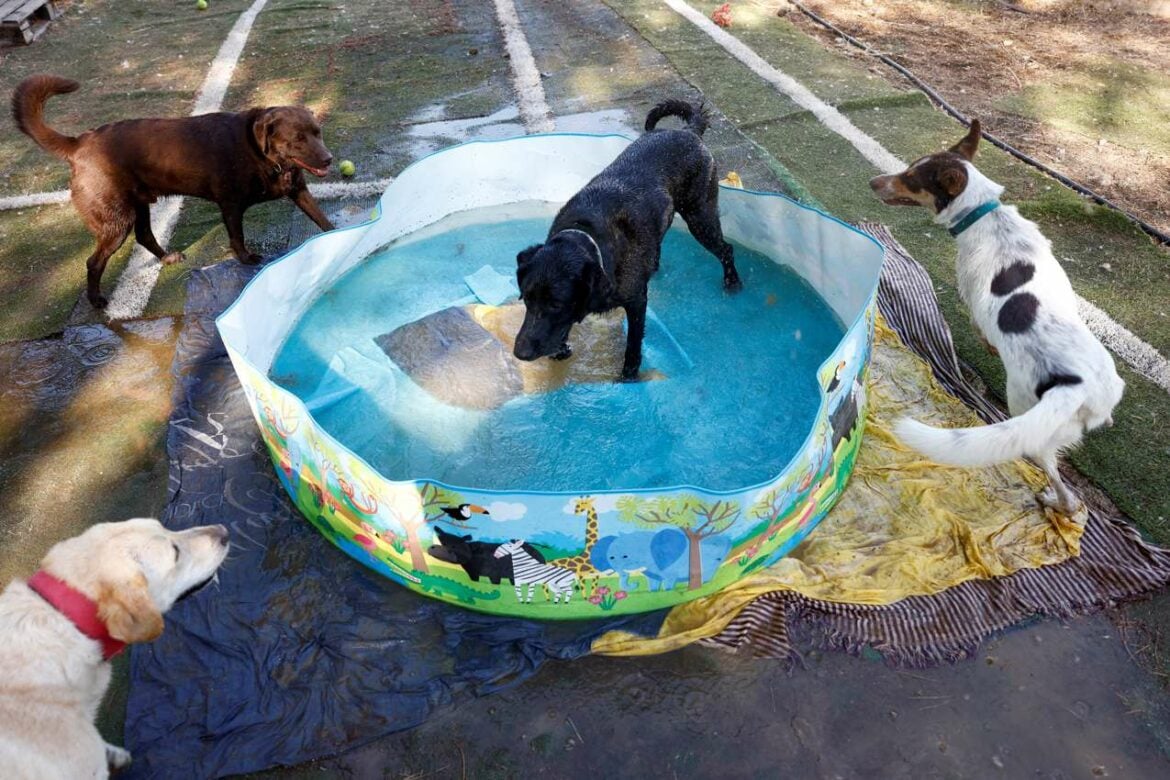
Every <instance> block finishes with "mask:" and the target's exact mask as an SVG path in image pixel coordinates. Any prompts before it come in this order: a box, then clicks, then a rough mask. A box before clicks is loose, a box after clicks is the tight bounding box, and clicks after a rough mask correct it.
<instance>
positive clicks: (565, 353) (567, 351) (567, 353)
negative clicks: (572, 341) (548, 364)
mask: <svg viewBox="0 0 1170 780" xmlns="http://www.w3.org/2000/svg"><path fill="white" fill-rule="evenodd" d="M571 357H573V348H572V347H570V346H569V345H568V344H564V345H562V346H561V349H560V351H559V352H557V353H556V354H555V355H549V358H550V359H552V360H568V359H569V358H571Z"/></svg>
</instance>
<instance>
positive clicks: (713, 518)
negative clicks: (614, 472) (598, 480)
mask: <svg viewBox="0 0 1170 780" xmlns="http://www.w3.org/2000/svg"><path fill="white" fill-rule="evenodd" d="M617 508H618V512H619V513H620V515H621V517H622V519H623V520H626V521H627V522H632V523H634V524H635V525H639V526H641V527H643V528H667V527H674V528H677V529H679V530H680V531H682V532H683V534H684V535H685V536H686V537H687V550H688V553H689V557H688V561H687V572H688V582H687V587H688V588H689V589H690V590H696V589H698V588H700V587H702V585H703V553H702V542H703V540H704V539H706V538H708V537H710V536H714V535H715V534H718V533H722V532H723V531H726V530H727V529H728V528H730V527H731V526H732V524H734V523H735V521H736V520H738V519H739V517H740V514H741V510H740V505H739V502H738V501H724V500H719V501H704V500H702V499H700V498H699V497H698V496H694V495H682V496H672V497H669V498H668V497H662V498H656V499H651V500H649V501H645V500H640V499H638V498H637V497H635V496H625V497H623V498H621V499H619V500H618V504H617Z"/></svg>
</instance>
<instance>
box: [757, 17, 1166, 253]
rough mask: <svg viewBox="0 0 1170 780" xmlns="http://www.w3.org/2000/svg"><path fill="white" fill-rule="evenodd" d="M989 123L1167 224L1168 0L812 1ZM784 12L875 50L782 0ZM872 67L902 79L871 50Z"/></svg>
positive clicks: (821, 33)
mask: <svg viewBox="0 0 1170 780" xmlns="http://www.w3.org/2000/svg"><path fill="white" fill-rule="evenodd" d="M804 5H806V6H807V7H808V8H810V9H811V10H812V11H814V12H815V13H816V14H817V15H819V16H821V17H822V18H824V19H826V20H827V21H829V22H831V23H833V24H835V25H836V26H838V27H840V28H841V29H842V30H844V31H845V32H847V33H849V34H850V35H852V36H854V37H856V38H859V39H860V40H861V41H862V42H864V43H868V44H870V46H872V47H873V48H874V49H875V50H877V51H879V52H881V53H882V54H886V55H888V56H890V57H892V58H893V59H894V60H896V61H898V62H899V63H901V64H902V65H904V66H905V67H907V68H909V69H910V70H911V71H912V72H913V73H914V74H915V75H916V76H918V77H919V78H920V79H922V80H923V81H925V82H926V83H927V84H929V85H931V86H932V87H933V88H934V89H936V90H937V91H938V92H939V94H941V95H942V96H943V97H944V98H945V99H946V100H947V102H948V103H950V104H951V105H953V106H955V107H956V108H958V109H959V110H960V111H962V112H963V113H965V114H966V115H968V116H972V117H979V118H980V119H981V120H982V122H983V124H984V127H985V128H986V129H987V130H988V131H989V132H991V133H993V134H995V135H996V136H998V137H1000V138H1001V139H1003V140H1004V141H1007V142H1008V143H1010V144H1011V145H1013V146H1015V147H1016V148H1017V149H1020V150H1021V151H1023V152H1025V153H1027V154H1029V155H1031V156H1032V157H1035V158H1036V159H1037V160H1039V161H1041V162H1043V163H1045V164H1046V165H1049V166H1051V167H1053V168H1055V169H1056V170H1058V171H1061V172H1062V173H1064V174H1065V175H1067V176H1069V177H1071V178H1072V179H1074V180H1076V181H1079V182H1081V183H1082V184H1084V185H1086V186H1087V187H1089V188H1090V189H1092V190H1094V191H1095V192H1097V193H1098V194H1100V195H1103V196H1105V197H1106V198H1108V199H1110V200H1112V201H1113V202H1114V203H1116V204H1118V205H1119V206H1122V207H1123V208H1125V209H1126V210H1128V211H1130V212H1132V213H1134V214H1136V215H1137V216H1139V217H1140V218H1142V219H1143V220H1145V221H1146V222H1149V223H1150V224H1152V225H1154V226H1155V227H1158V228H1159V229H1161V230H1162V231H1163V232H1170V55H1168V53H1167V52H1170V3H1164V2H1156V1H1150V0H1147V1H1146V2H1140V1H1139V0H1088V1H1085V0H1019V2H1015V3H1008V2H1004V1H1003V0H808V2H805V3H804ZM780 13H781V14H784V15H785V16H786V18H787V19H788V21H790V22H792V23H793V24H795V25H797V26H799V27H800V28H801V29H803V30H805V31H806V32H808V33H809V34H810V35H815V36H816V37H817V38H819V39H821V40H822V41H824V42H826V43H827V44H829V45H832V46H834V47H836V48H838V49H839V50H840V51H841V52H842V53H844V54H848V55H849V56H850V57H853V58H858V59H874V58H872V56H871V55H869V54H868V53H866V52H863V51H861V50H859V49H857V48H855V47H853V46H851V45H847V44H845V42H844V40H843V39H840V40H839V39H838V36H837V35H836V34H835V33H833V32H832V31H830V30H827V29H825V28H824V27H822V26H820V25H818V24H816V23H815V22H814V21H812V20H811V19H809V18H808V17H807V16H805V15H804V14H802V13H800V12H799V11H798V10H797V9H796V8H794V7H793V6H791V5H790V4H788V3H786V2H785V3H782V4H781V10H780ZM870 68H871V70H874V71H875V72H880V71H884V73H883V75H885V76H887V77H888V78H890V79H891V80H894V81H897V80H899V79H900V78H901V77H900V76H899V75H898V74H897V73H896V72H895V71H893V69H891V68H889V67H888V66H886V65H885V64H883V63H881V62H880V61H877V60H876V59H874V61H873V63H872V65H871V66H870Z"/></svg>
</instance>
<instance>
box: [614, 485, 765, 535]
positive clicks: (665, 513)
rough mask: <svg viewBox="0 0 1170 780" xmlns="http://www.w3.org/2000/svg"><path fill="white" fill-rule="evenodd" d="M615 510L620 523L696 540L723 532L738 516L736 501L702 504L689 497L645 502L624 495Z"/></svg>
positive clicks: (720, 500)
mask: <svg viewBox="0 0 1170 780" xmlns="http://www.w3.org/2000/svg"><path fill="white" fill-rule="evenodd" d="M617 509H618V514H619V515H620V516H621V518H622V520H624V521H626V522H629V523H633V524H634V525H637V526H640V527H642V528H662V527H663V526H674V527H675V528H679V529H681V530H683V531H685V532H687V533H688V535H693V536H698V537H700V538H702V537H706V536H711V535H712V534H717V533H721V532H722V531H726V530H727V529H728V528H730V527H731V525H732V524H733V523H735V521H736V520H738V519H739V517H740V515H741V514H742V511H741V509H740V504H739V502H738V501H725V500H722V499H719V500H716V501H704V500H703V499H701V498H699V497H698V496H695V495H689V494H682V495H676V496H659V497H657V498H652V499H648V500H646V499H639V498H637V497H636V496H625V497H623V498H621V499H619V500H618V505H617Z"/></svg>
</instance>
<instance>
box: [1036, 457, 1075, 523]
mask: <svg viewBox="0 0 1170 780" xmlns="http://www.w3.org/2000/svg"><path fill="white" fill-rule="evenodd" d="M1040 467H1041V468H1042V469H1044V473H1045V474H1046V475H1048V483H1049V486H1048V487H1047V488H1046V489H1045V490H1044V492H1042V493H1041V494H1040V501H1041V503H1043V504H1044V505H1045V506H1047V507H1051V508H1052V509H1055V510H1056V511H1057V512H1060V513H1061V514H1062V515H1064V516H1065V517H1072V516H1073V515H1075V514H1076V513H1077V510H1079V509H1080V508H1081V502H1080V499H1078V498H1077V497H1076V496H1075V495H1073V492H1072V491H1071V490H1069V488H1068V485H1066V484H1064V480H1063V479H1061V478H1060V467H1059V466H1058V465H1057V463H1056V453H1049V454H1047V455H1045V456H1044V457H1042V458H1040Z"/></svg>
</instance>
